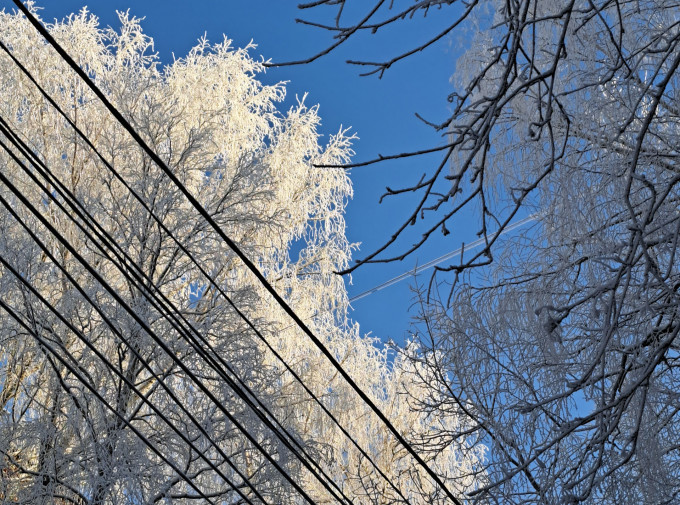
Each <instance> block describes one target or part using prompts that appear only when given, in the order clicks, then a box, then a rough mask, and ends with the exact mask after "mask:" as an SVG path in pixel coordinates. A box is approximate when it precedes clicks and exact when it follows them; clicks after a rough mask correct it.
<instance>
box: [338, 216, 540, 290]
mask: <svg viewBox="0 0 680 505" xmlns="http://www.w3.org/2000/svg"><path fill="white" fill-rule="evenodd" d="M540 215H541V213H540V212H535V213H534V214H531V215H529V216H527V217H525V218H523V219H520V220H519V221H516V222H514V223H512V224H511V225H508V226H506V227H505V228H503V230H502V231H501V232H500V233H497V235H496V236H497V237H500V236H502V235H505V234H506V233H510V232H511V231H513V230H515V229H517V228H519V227H520V226H524V225H525V224H527V223H530V222H531V221H535V220H536V219H537V218H538V217H539V216H540ZM486 241H487V238H486V237H480V238H478V239H476V240H473V241H472V242H470V243H469V244H465V245H464V246H463V247H460V248H458V249H456V250H454V251H450V252H448V253H446V254H443V255H441V256H439V257H438V258H435V259H433V260H430V261H428V262H427V263H423V264H422V265H418V266H416V267H415V268H414V269H413V270H410V271H408V272H403V273H401V274H399V275H397V276H396V277H392V278H391V279H389V280H386V281H385V282H383V283H381V284H378V285H377V286H373V287H372V288H370V289H367V290H366V291H362V292H361V293H359V294H358V295H355V296H352V297H351V298H350V299H349V302H350V303H352V302H356V301H357V300H361V299H362V298H365V297H367V296H368V295H372V294H373V293H377V292H378V291H382V290H383V289H385V288H388V287H390V286H393V285H395V284H397V283H398V282H401V281H403V280H405V279H408V278H409V277H413V276H415V275H418V274H419V273H420V272H422V271H424V270H427V269H428V268H431V267H433V266H435V265H439V264H440V263H442V262H444V261H446V260H449V259H451V258H454V257H456V256H459V255H460V254H462V253H463V252H465V251H469V250H470V249H475V248H477V247H479V246H480V245H482V244H485V243H486Z"/></svg>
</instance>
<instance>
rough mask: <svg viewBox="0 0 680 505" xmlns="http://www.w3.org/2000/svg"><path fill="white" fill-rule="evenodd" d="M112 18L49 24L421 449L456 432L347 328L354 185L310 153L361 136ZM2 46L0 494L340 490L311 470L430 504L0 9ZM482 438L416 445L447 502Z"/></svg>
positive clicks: (210, 53)
mask: <svg viewBox="0 0 680 505" xmlns="http://www.w3.org/2000/svg"><path fill="white" fill-rule="evenodd" d="M119 17H120V24H121V26H120V29H118V30H114V29H112V28H107V29H102V28H100V27H99V26H98V21H97V18H96V17H95V16H93V15H91V14H89V13H88V12H87V11H85V10H84V11H82V12H81V13H80V14H78V15H73V16H70V17H68V18H67V19H66V20H64V21H61V22H55V23H53V24H50V25H48V28H49V30H50V32H51V33H52V35H53V36H54V37H55V38H56V40H58V41H59V43H60V44H62V45H63V47H64V48H65V49H66V51H67V52H68V53H69V54H71V55H72V56H73V57H74V59H75V60H76V61H77V62H78V64H79V65H81V66H82V68H84V69H85V70H86V71H87V73H88V75H89V76H90V77H91V78H92V79H93V80H94V82H95V83H96V84H97V86H98V87H99V88H100V89H101V90H102V91H103V92H104V93H105V95H106V96H107V97H108V99H109V100H110V101H111V102H112V103H113V104H114V105H115V106H116V107H117V108H118V110H120V111H121V113H122V114H123V115H124V117H126V118H127V120H128V121H130V123H131V124H132V125H133V126H134V128H135V129H136V131H137V132H138V133H139V134H140V135H141V136H142V137H143V139H144V140H145V142H146V143H147V144H148V145H149V146H151V148H152V149H153V150H154V151H155V152H156V153H158V154H159V155H160V157H161V158H162V159H163V161H164V162H165V163H166V164H167V166H169V167H170V168H171V170H172V171H173V173H174V174H175V175H176V176H177V177H178V178H179V179H180V180H181V181H182V182H183V184H185V185H186V187H187V188H188V189H189V190H190V192H191V193H192V194H193V195H194V196H195V197H196V198H197V199H198V200H199V202H200V203H201V205H202V206H203V207H204V208H205V209H207V211H208V212H209V213H210V216H211V217H212V219H213V220H214V221H215V222H216V223H217V224H218V225H219V226H220V227H221V228H222V230H224V231H225V232H226V233H227V234H228V235H229V236H230V237H231V238H232V239H233V240H234V242H235V243H237V244H238V246H239V247H240V248H241V250H243V251H244V252H245V253H246V254H247V255H248V257H249V258H251V260H252V261H253V262H254V263H255V264H256V265H257V266H258V268H260V270H261V271H262V272H263V273H264V274H265V276H266V277H267V279H269V281H270V282H271V283H272V284H273V286H274V287H275V288H276V289H277V290H278V292H279V293H281V294H283V295H284V296H285V298H286V299H287V300H288V301H289V303H290V304H291V306H292V307H293V308H294V309H295V310H296V312H297V313H298V314H299V315H300V316H301V317H302V318H303V319H305V321H307V322H308V323H309V325H310V327H311V328H312V329H313V330H314V331H315V333H316V334H317V335H318V336H319V338H321V340H322V341H323V342H325V344H326V345H327V346H328V348H329V349H331V351H332V352H333V353H334V354H335V355H336V356H337V358H338V360H339V361H340V362H341V363H342V365H343V366H344V367H346V369H347V370H349V371H350V374H351V375H352V376H353V377H355V378H356V380H357V382H358V383H359V384H360V385H361V387H362V388H364V389H365V390H366V391H368V392H369V393H370V394H371V395H372V396H373V397H374V398H375V401H376V403H377V404H378V405H379V406H380V408H381V409H382V410H383V411H384V412H385V413H386V414H387V415H388V416H389V417H390V418H392V419H394V420H395V424H396V425H397V427H398V428H399V429H400V430H401V432H402V433H404V435H405V436H406V437H407V438H409V439H410V440H411V441H412V442H413V443H414V444H416V445H417V448H418V449H419V450H421V449H423V447H425V446H428V447H429V446H433V444H435V443H437V441H434V442H433V441H432V440H431V439H429V438H428V437H429V436H430V430H431V428H432V426H435V425H436V426H444V427H447V429H450V430H457V431H459V430H461V429H464V426H463V423H462V421H461V418H460V416H458V415H457V414H455V415H448V416H438V415H437V416H432V415H428V414H426V413H423V412H420V411H417V410H414V409H413V408H412V406H411V404H410V403H409V402H408V401H407V398H408V397H409V396H414V395H417V392H416V390H415V389H414V388H416V387H418V386H415V385H413V384H411V382H410V379H409V378H408V377H407V376H406V375H405V374H404V373H403V372H402V371H400V368H398V367H397V368H395V367H393V366H392V363H393V362H394V360H395V359H396V360H397V361H399V360H400V359H401V358H394V357H388V354H387V351H386V350H385V349H384V348H381V347H379V346H378V345H377V344H378V343H377V342H376V341H375V340H371V339H367V338H363V337H361V336H360V334H359V329H358V327H357V326H356V325H355V324H353V323H352V322H351V321H349V320H348V319H347V306H348V301H347V295H346V291H345V288H344V283H343V281H342V279H341V278H340V277H338V276H336V275H335V274H334V272H335V271H337V270H339V269H343V268H345V267H346V266H347V264H348V261H349V258H350V250H351V248H352V246H351V245H350V244H349V243H348V242H347V240H346V238H345V223H344V218H343V210H344V206H345V204H346V201H347V199H348V198H349V197H350V196H351V185H350V181H349V179H348V177H347V175H346V173H345V172H344V170H342V169H339V168H320V167H318V166H317V165H332V164H339V163H345V162H347V161H348V160H349V156H350V155H351V154H352V151H351V149H350V143H351V140H352V137H349V136H348V135H347V133H346V131H345V130H340V131H339V133H338V134H337V135H334V136H331V137H330V138H329V140H328V143H327V144H326V145H325V146H321V145H320V144H319V134H318V133H317V128H318V126H319V117H318V115H317V108H316V107H311V108H309V107H307V106H305V104H304V103H303V101H300V102H299V103H298V104H297V105H295V106H293V107H291V108H290V109H289V110H288V111H287V112H286V113H282V112H280V111H279V110H278V109H277V104H278V103H280V102H281V101H282V100H283V99H284V94H285V89H284V87H283V85H282V84H276V85H263V84H261V83H260V82H259V81H258V80H257V79H256V75H257V73H258V72H261V71H262V70H263V64H262V63H261V62H258V61H255V60H253V59H252V58H251V57H250V56H249V55H248V50H249V49H252V47H248V48H245V49H233V48H232V47H231V45H230V41H229V40H227V39H225V40H224V41H223V42H222V43H219V44H209V43H208V42H207V41H206V40H201V41H200V42H199V44H198V45H197V46H196V47H195V48H194V49H192V50H191V51H190V53H189V54H188V55H187V56H186V57H184V58H180V59H176V60H175V61H174V62H173V63H172V64H170V65H168V66H165V67H162V66H161V64H160V63H159V61H158V59H157V57H156V55H155V54H153V52H152V48H153V45H152V40H151V39H150V38H149V37H148V36H147V35H145V34H144V33H143V32H142V30H141V28H140V23H139V20H138V19H136V18H134V17H131V16H130V15H129V14H127V13H121V14H120V16H119ZM0 42H2V47H3V48H4V49H3V51H2V52H0V133H1V135H0V142H2V149H0V203H1V204H2V206H1V207H0V208H1V209H2V210H1V211H0V227H1V233H0V257H1V258H2V265H1V266H0V301H1V303H2V311H0V314H1V316H0V334H1V336H0V339H1V342H2V344H1V346H0V353H1V354H0V409H1V410H0V501H1V502H2V503H26V504H37V503H41V504H42V503H44V504H52V503H58V504H66V503H72V504H79V505H80V504H88V505H90V504H91V505H95V504H96V505H99V504H135V505H138V504H142V503H208V502H209V501H210V502H213V503H238V502H243V501H244V500H246V499H248V500H251V501H252V502H254V503H258V502H260V501H261V500H262V499H264V500H265V501H266V502H268V503H298V502H304V500H303V498H302V497H301V496H300V494H299V493H298V492H297V491H296V490H295V489H294V484H295V485H299V486H300V487H301V488H302V489H303V490H304V491H305V492H306V493H308V495H309V497H310V498H311V499H312V500H313V501H315V502H319V503H326V502H330V501H332V499H331V498H332V496H331V495H330V494H329V492H328V491H327V490H326V489H325V488H324V487H323V486H322V484H321V482H320V481H319V479H317V477H316V476H315V475H313V473H312V471H310V469H309V468H312V469H314V470H315V471H317V473H320V472H321V471H323V472H324V473H325V475H326V477H324V478H327V479H328V481H332V482H334V483H335V485H336V486H337V488H338V489H340V490H342V493H344V494H345V496H346V497H347V498H348V499H349V500H351V501H353V502H354V503H393V502H394V501H395V500H396V501H399V500H402V499H403V498H402V497H400V496H399V493H401V494H402V495H403V496H405V497H406V498H407V499H408V500H409V501H410V502H411V503H434V502H437V501H438V500H443V498H442V495H441V490H437V489H436V486H434V485H433V484H432V483H431V482H430V481H429V479H427V477H426V474H425V473H424V472H423V471H422V470H421V469H419V468H418V467H417V466H416V465H415V464H414V461H413V460H412V459H411V458H410V457H409V455H408V454H407V452H406V451H405V450H404V449H403V448H401V447H399V446H398V444H396V442H395V441H394V440H393V439H392V438H391V436H390V434H389V433H388V432H387V430H386V429H385V427H384V426H382V425H381V424H380V423H379V421H378V420H377V418H375V416H374V415H373V414H372V413H371V411H370V409H369V408H368V407H367V406H365V405H363V404H362V402H361V401H360V399H359V398H358V397H357V395H356V394H355V393H354V392H353V391H352V390H351V389H350V388H349V386H348V385H347V384H345V383H344V382H343V380H342V379H341V378H340V377H339V376H338V374H337V372H336V371H335V370H334V369H333V368H332V367H331V366H330V365H329V364H328V363H327V362H326V361H325V360H324V359H322V357H321V356H320V355H319V352H318V349H316V348H315V347H314V346H313V345H312V344H311V342H309V341H308V339H307V337H306V336H304V335H303V334H302V332H300V331H299V330H298V329H297V328H296V327H295V326H294V325H293V324H292V322H291V321H290V319H289V318H287V317H286V315H285V314H284V313H283V311H282V309H281V308H280V307H279V306H278V305H277V304H276V303H275V302H274V301H273V300H272V299H271V297H270V296H269V295H268V294H267V293H266V291H265V290H264V288H263V287H262V286H261V285H260V284H259V283H258V282H257V279H256V278H255V277H254V276H253V275H252V274H250V273H249V272H248V270H247V269H246V268H245V267H244V266H243V265H242V263H241V262H240V261H239V260H238V258H237V257H236V255H235V254H234V252H233V251H232V250H230V249H229V248H228V247H227V245H226V244H225V243H224V242H222V241H221V240H220V238H219V237H218V235H217V234H216V233H215V231H214V230H213V229H212V228H211V227H210V226H208V224H207V223H206V222H205V220H203V219H202V218H201V217H200V215H199V214H198V213H197V212H196V210H195V209H194V208H192V206H191V205H190V204H189V203H188V202H187V201H186V199H185V198H184V197H183V196H182V195H181V193H180V191H179V190H178V188H177V187H176V186H175V185H174V184H173V183H172V182H171V181H170V180H169V179H168V177H167V176H166V175H165V174H164V173H163V171H162V170H161V168H160V167H158V166H157V165H156V164H154V163H153V162H152V161H151V160H149V159H148V157H147V156H145V154H144V152H143V150H142V149H141V148H140V146H139V145H138V144H137V143H135V142H134V140H133V139H132V138H131V137H130V135H129V134H128V133H127V132H126V131H125V130H124V129H123V127H122V126H121V125H120V124H119V123H118V122H117V121H116V120H115V119H114V118H113V117H112V116H111V115H110V114H109V113H108V112H107V111H106V109H105V108H104V106H103V105H102V103H101V102H100V101H99V100H98V99H97V98H96V97H95V96H94V94H93V93H92V92H91V90H90V89H89V88H87V86H86V85H85V84H84V82H83V81H82V80H81V79H80V78H79V77H78V76H77V75H75V73H73V72H72V71H70V69H69V68H68V66H67V65H66V63H65V62H64V61H63V60H62V59H61V58H60V57H59V56H58V54H57V53H56V52H55V51H54V50H53V48H52V47H50V46H49V45H48V44H46V43H45V41H44V40H43V39H42V38H41V37H40V36H39V35H38V34H37V32H36V31H35V30H34V29H33V27H31V25H30V24H29V23H28V22H27V20H26V19H25V18H24V17H23V16H22V15H20V14H15V13H7V12H2V13H0ZM5 49H6V50H5ZM12 58H16V61H15V60H13V59H12ZM18 63H20V64H22V65H24V66H25V69H26V71H27V72H24V71H22V70H21V69H20V67H19V66H18ZM29 75H30V76H32V78H34V79H35V82H33V81H31V77H29ZM38 86H40V87H41V88H42V91H41V89H40V88H39V87H38ZM43 91H44V93H43ZM50 99H53V100H54V102H55V103H51V102H50ZM60 110H61V111H63V112H64V113H65V116H66V117H64V116H63V115H62V114H61V112H60ZM67 118H68V119H67ZM74 126H75V127H77V129H78V130H80V131H81V132H82V133H83V134H84V136H81V135H80V134H79V133H78V132H77V131H76V129H75V128H74ZM95 149H96V150H95ZM227 296H228V297H229V298H227ZM230 300H231V302H233V304H234V305H232V304H231V302H230ZM235 307H236V308H238V310H239V311H240V312H241V313H242V314H243V315H244V316H246V317H247V320H246V318H244V317H241V315H240V314H239V313H237V311H236V309H235ZM250 324H252V325H253V326H254V327H256V328H257V329H258V331H259V334H256V333H255V332H254V331H253V329H252V327H251V326H250ZM272 349H273V350H275V351H276V352H277V353H278V354H279V356H281V357H282V358H283V359H284V360H285V362H286V363H287V364H288V365H289V367H290V369H288V368H286V367H285V366H284V364H283V363H282V361H281V360H279V359H277V358H276V357H275V355H274V354H273V353H272ZM411 368H413V367H411ZM292 372H295V374H297V375H298V377H300V378H302V379H303V381H304V383H305V384H306V386H307V388H308V390H309V391H312V392H313V393H314V395H315V396H316V397H317V398H319V399H320V400H321V402H322V403H323V404H324V406H325V408H326V409H327V410H328V411H330V412H332V413H333V414H334V415H335V417H336V418H337V419H338V420H339V421H340V424H341V425H342V426H343V427H344V428H345V429H346V430H347V432H349V433H350V434H351V435H352V437H353V438H354V440H355V441H356V442H357V443H358V444H359V446H360V447H362V450H363V451H364V453H362V452H361V451H359V450H358V449H357V447H356V446H355V445H354V444H353V443H352V441H351V440H350V439H348V438H347V437H346V436H345V435H344V434H343V433H342V431H341V429H340V428H339V427H338V426H337V425H336V424H334V423H333V422H332V421H331V419H330V418H329V417H328V415H327V414H326V413H324V411H323V410H322V409H321V408H320V407H319V406H318V405H317V404H316V403H315V402H314V401H313V400H312V398H311V397H310V395H309V391H306V390H305V389H304V388H303V387H302V385H301V384H300V383H298V382H297V381H296V380H295V378H294V376H293V375H292ZM230 381H233V382H236V383H237V385H238V384H240V389H241V390H245V389H246V388H247V392H246V393H244V394H243V395H239V394H238V392H237V390H236V389H235V388H233V387H232V386H231V385H230ZM257 402H259V403H257ZM253 403H257V409H253V408H252V405H251V404H253ZM265 409H266V410H265ZM256 410H257V411H258V412H260V413H263V412H266V413H265V414H263V415H264V418H265V420H263V418H262V417H258V415H256ZM273 419H276V420H277V422H278V423H279V424H278V425H277V426H278V428H277V429H278V430H279V431H282V430H283V429H284V428H285V430H286V434H285V435H282V437H281V438H279V437H277V436H275V434H274V433H273V431H272V429H271V425H270V424H271V423H272V420H273ZM266 420H267V421H268V422H269V423H270V424H267V421H266ZM239 426H240V427H243V428H245V430H246V431H247V432H248V434H249V436H250V437H251V438H247V437H246V436H245V435H244V433H243V432H242V431H241V430H240V429H239ZM291 440H295V441H296V443H297V444H298V445H297V447H298V452H301V451H302V450H304V454H305V455H306V457H307V459H306V461H307V463H309V464H310V465H311V466H308V467H305V466H304V465H303V464H302V463H301V462H300V461H299V460H298V459H297V458H296V457H295V455H294V454H293V453H292V452H291V450H290V447H288V446H287V445H286V443H287V442H286V441H288V443H290V441H291ZM472 442H473V440H472V439H470V440H467V439H463V440H461V441H460V442H459V443H458V444H456V445H449V444H447V445H446V446H440V447H439V448H438V450H437V453H436V454H434V453H432V454H433V455H432V456H431V457H429V458H428V460H429V463H430V464H431V465H432V466H433V467H434V468H435V469H436V470H437V471H438V472H439V473H440V474H441V475H442V478H443V479H445V480H446V482H447V484H448V485H449V486H451V488H452V489H453V490H455V491H456V492H458V493H460V494H461V495H462V494H463V493H464V492H466V491H469V490H470V489H472V488H474V487H475V486H478V485H480V483H483V482H484V481H483V478H482V477H476V476H475V472H476V471H477V463H478V461H479V459H480V457H481V456H482V454H483V452H482V448H480V447H476V446H473V445H472ZM263 451H264V453H266V454H267V456H268V457H265V455H264V454H263ZM369 457H370V458H371V460H372V461H373V462H375V463H376V464H377V466H378V467H379V468H380V469H381V471H382V472H383V473H384V474H385V475H386V476H387V477H388V478H389V479H390V480H391V482H392V483H393V484H394V486H395V488H396V489H395V488H392V487H390V484H388V483H387V481H386V480H385V479H383V478H382V477H381V476H380V475H379V472H378V471H377V470H376V469H375V467H373V466H372V465H371V463H370V461H368V459H367V458H369ZM310 461H311V462H313V463H314V464H311V463H310ZM276 465H278V467H279V468H280V470H277V468H276ZM173 466H174V468H173ZM284 474H287V475H288V476H290V480H287V479H286V478H284ZM234 486H235V487H237V488H238V492H237V491H236V490H235V489H234ZM339 492H340V491H337V493H339ZM238 493H240V494H241V496H239V495H238ZM258 493H259V494H258Z"/></svg>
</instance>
